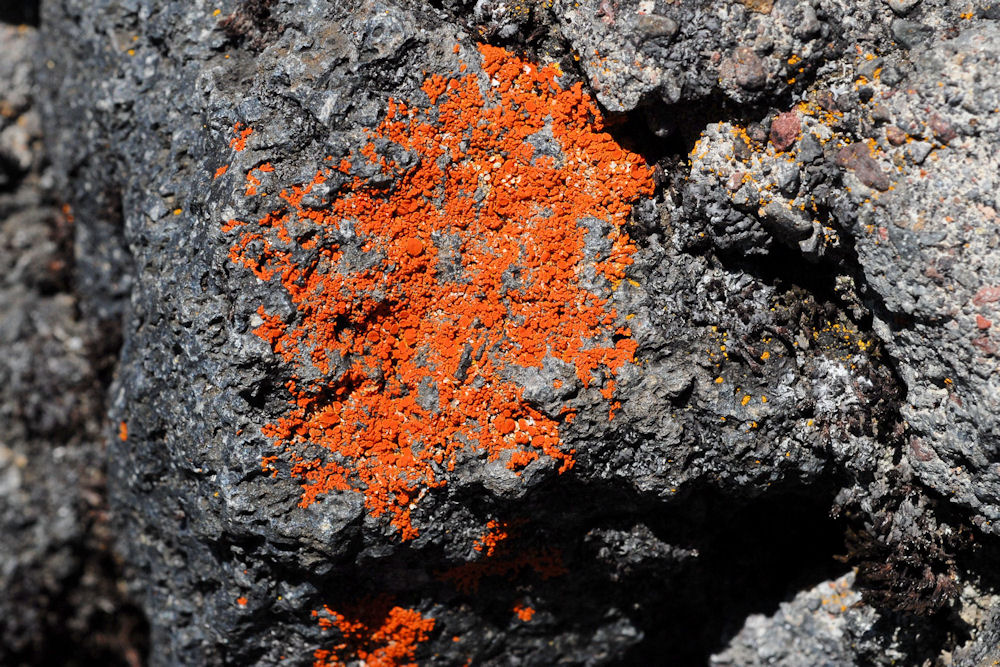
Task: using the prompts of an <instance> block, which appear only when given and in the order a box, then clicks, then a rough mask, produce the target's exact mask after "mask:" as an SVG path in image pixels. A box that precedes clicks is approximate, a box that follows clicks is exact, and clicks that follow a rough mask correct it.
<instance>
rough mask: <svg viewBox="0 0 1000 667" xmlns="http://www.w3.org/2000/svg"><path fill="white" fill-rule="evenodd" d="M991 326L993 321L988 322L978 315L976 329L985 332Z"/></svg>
mask: <svg viewBox="0 0 1000 667" xmlns="http://www.w3.org/2000/svg"><path fill="white" fill-rule="evenodd" d="M991 326H993V321H992V320H988V319H986V318H985V317H983V316H982V315H976V328H977V329H982V330H983V331H985V330H986V329H989V328H990V327H991Z"/></svg>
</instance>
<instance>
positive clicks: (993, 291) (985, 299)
mask: <svg viewBox="0 0 1000 667" xmlns="http://www.w3.org/2000/svg"><path fill="white" fill-rule="evenodd" d="M996 301H1000V286H994V285H988V286H986V287H983V288H981V289H980V290H979V291H978V292H976V295H975V296H974V297H972V303H974V304H975V305H977V306H982V305H984V304H987V303H994V302H996Z"/></svg>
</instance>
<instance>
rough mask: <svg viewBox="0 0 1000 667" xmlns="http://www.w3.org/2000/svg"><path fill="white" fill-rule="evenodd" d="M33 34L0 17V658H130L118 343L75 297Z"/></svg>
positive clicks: (132, 614) (137, 620)
mask: <svg viewBox="0 0 1000 667" xmlns="http://www.w3.org/2000/svg"><path fill="white" fill-rule="evenodd" d="M3 18H6V17H3ZM15 18H30V17H29V16H19V17H15ZM38 39H39V36H38V33H37V30H36V29H35V28H33V27H31V26H28V25H24V24H22V25H17V26H15V25H9V24H3V23H0V44H2V45H3V47H2V49H0V266H2V267H3V268H4V271H3V276H2V277H0V348H2V350H3V354H2V355H0V423H2V425H3V429H2V433H0V532H2V534H3V539H2V540H0V590H3V596H2V598H0V662H2V663H3V664H5V665H20V664H87V663H88V662H100V663H102V664H130V663H131V664H137V663H138V661H139V660H140V653H141V650H142V646H141V644H139V643H137V641H138V638H137V637H136V636H133V631H134V630H136V629H137V624H141V617H140V615H139V614H138V613H137V612H136V611H135V610H134V609H130V608H129V607H128V606H127V604H126V602H125V600H124V597H123V595H122V592H121V591H120V590H119V585H120V584H121V583H122V582H120V581H119V579H118V575H117V564H116V561H115V560H114V559H113V558H112V556H111V554H110V553H109V548H110V542H111V537H110V533H109V531H108V527H107V504H106V502H105V498H104V484H105V480H104V451H105V448H104V440H103V438H102V436H101V433H100V430H101V425H102V423H103V420H104V412H105V405H104V393H105V390H106V378H105V377H104V374H106V373H107V370H108V368H109V366H110V365H111V364H112V363H113V361H114V357H113V354H114V353H115V352H116V349H115V344H114V337H113V336H108V334H107V333H104V334H103V335H104V336H106V338H104V339H102V333H101V332H99V331H98V330H97V329H96V327H95V326H94V325H93V323H91V322H88V321H87V320H86V318H83V317H81V316H80V313H79V310H78V302H77V300H76V298H75V297H74V295H73V293H72V286H71V271H72V263H73V252H72V235H73V229H72V228H73V215H72V212H71V210H70V209H69V208H68V207H66V208H64V209H62V210H60V208H59V207H58V206H57V204H58V201H57V200H56V198H55V197H54V196H53V195H52V191H51V172H50V169H49V167H48V166H47V165H46V164H45V160H44V151H43V147H42V137H41V120H40V118H39V114H38V111H37V108H36V102H37V100H36V99H35V94H36V93H35V89H34V87H33V81H34V64H33V63H34V58H35V56H36V53H37V50H38ZM137 634H139V635H141V627H140V628H138V632H137ZM56 636H58V637H59V639H58V641H53V637H56Z"/></svg>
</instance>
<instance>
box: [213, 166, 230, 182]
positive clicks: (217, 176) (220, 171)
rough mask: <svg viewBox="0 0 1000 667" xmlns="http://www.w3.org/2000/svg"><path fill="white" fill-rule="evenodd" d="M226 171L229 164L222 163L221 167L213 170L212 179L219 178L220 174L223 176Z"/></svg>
mask: <svg viewBox="0 0 1000 667" xmlns="http://www.w3.org/2000/svg"><path fill="white" fill-rule="evenodd" d="M227 171H229V165H228V164H224V165H222V166H221V167H219V168H218V169H216V170H215V176H213V177H212V179H213V180H214V179H216V178H219V177H220V176H225V174H226V172H227Z"/></svg>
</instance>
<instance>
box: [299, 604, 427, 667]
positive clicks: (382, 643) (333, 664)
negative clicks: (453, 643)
mask: <svg viewBox="0 0 1000 667" xmlns="http://www.w3.org/2000/svg"><path fill="white" fill-rule="evenodd" d="M388 600H389V598H388V597H387V596H380V597H378V598H375V599H373V600H367V601H365V602H363V603H362V604H361V605H359V610H358V612H357V614H356V616H357V618H356V620H353V621H352V620H348V618H347V616H345V615H344V614H341V613H338V612H335V611H333V610H332V609H330V607H324V611H325V613H326V614H327V615H328V616H329V617H330V618H327V616H321V615H320V614H318V613H317V612H313V616H316V617H318V618H319V621H318V623H319V625H320V627H322V628H324V629H326V628H332V627H336V628H337V630H339V631H340V634H341V635H342V641H341V642H340V643H338V644H337V645H336V646H334V647H333V649H332V650H329V649H320V650H318V651H316V652H315V653H314V654H313V657H314V658H315V659H316V660H315V661H314V662H313V667H343V666H344V665H346V664H348V663H351V664H354V662H355V661H357V662H360V663H361V664H363V665H367V666H368V667H416V665H417V663H415V662H413V660H414V656H415V654H416V651H417V646H418V645H419V644H420V643H422V642H425V641H427V639H428V637H429V636H430V632H431V630H433V629H434V619H433V618H424V617H423V616H421V615H420V612H418V611H416V610H414V609H405V608H403V607H396V606H394V607H392V608H391V609H387V607H388V604H389V602H388ZM380 618H381V619H382V620H381V621H380V620H378V619H380ZM331 619H332V620H331ZM377 623H378V624H379V625H377V626H376V624H377Z"/></svg>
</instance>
